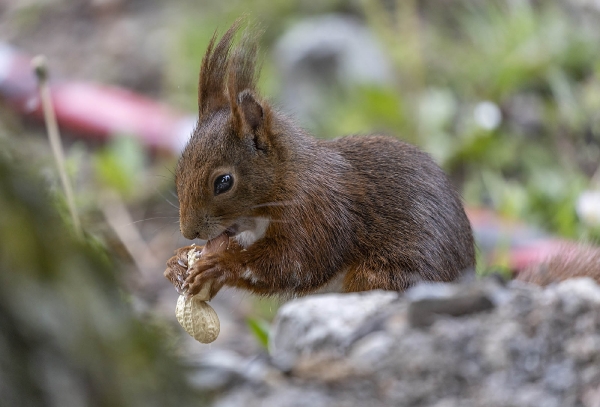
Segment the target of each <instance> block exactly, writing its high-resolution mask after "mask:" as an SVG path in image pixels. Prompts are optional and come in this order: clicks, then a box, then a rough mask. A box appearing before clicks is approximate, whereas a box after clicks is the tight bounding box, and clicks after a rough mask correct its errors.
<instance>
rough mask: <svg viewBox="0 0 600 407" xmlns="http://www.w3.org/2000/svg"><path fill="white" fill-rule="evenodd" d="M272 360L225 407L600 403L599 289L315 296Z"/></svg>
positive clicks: (285, 323) (285, 328)
mask: <svg viewBox="0 0 600 407" xmlns="http://www.w3.org/2000/svg"><path fill="white" fill-rule="evenodd" d="M270 356H271V358H270V359H271V360H270V361H269V358H262V359H261V358H256V359H254V363H253V364H250V365H252V366H253V367H252V371H253V372H254V373H250V372H249V371H248V372H246V373H241V372H239V373H238V374H237V375H236V377H238V378H240V379H239V380H235V381H232V382H229V385H228V386H227V389H228V390H227V391H225V392H224V393H222V394H221V395H220V396H219V397H218V398H217V399H216V400H215V405H217V406H221V407H225V406H278V407H282V406H283V407H285V406H365V405H369V406H390V405H394V406H417V407H418V406H436V407H452V406H456V407H458V406H461V407H463V406H486V407H494V406H532V407H534V406H535V407H537V406H550V407H552V406H556V407H564V406H583V407H593V406H600V287H599V286H598V285H596V283H595V282H593V281H592V280H589V279H573V280H568V281H565V282H563V283H560V284H558V285H555V286H551V287H548V288H546V289H542V288H539V287H536V286H531V285H526V284H524V283H519V282H511V283H509V284H508V285H507V286H503V285H502V284H499V283H498V282H494V281H491V280H486V281H477V282H471V283H463V284H455V285H450V284H430V285H421V286H417V287H415V288H414V289H412V290H410V291H408V292H407V293H405V294H400V295H399V294H397V293H389V292H370V293H362V294H327V295H322V296H312V297H306V298H302V299H299V300H296V301H292V302H290V303H288V304H286V305H285V306H284V307H282V309H281V310H280V313H279V314H278V316H277V319H276V322H275V324H274V327H273V330H272V334H271V348H270ZM245 363H247V362H245ZM217 365H218V364H217ZM250 365H249V366H250ZM212 368H214V369H216V368H217V366H215V365H213V366H212Z"/></svg>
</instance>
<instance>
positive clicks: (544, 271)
mask: <svg viewBox="0 0 600 407" xmlns="http://www.w3.org/2000/svg"><path fill="white" fill-rule="evenodd" d="M576 277H590V278H592V279H594V280H595V281H596V282H598V283H599V284H600V249H598V248H597V247H590V246H575V247H564V248H563V249H560V250H559V251H558V252H557V253H556V254H555V255H553V256H551V257H550V258H549V259H547V260H546V261H544V262H542V263H541V264H539V265H536V266H534V267H530V268H528V269H526V270H524V271H521V272H520V273H519V274H517V277H516V279H517V280H521V281H526V282H528V283H533V284H537V285H541V286H546V285H549V284H553V283H558V282H560V281H564V280H567V279H569V278H576Z"/></svg>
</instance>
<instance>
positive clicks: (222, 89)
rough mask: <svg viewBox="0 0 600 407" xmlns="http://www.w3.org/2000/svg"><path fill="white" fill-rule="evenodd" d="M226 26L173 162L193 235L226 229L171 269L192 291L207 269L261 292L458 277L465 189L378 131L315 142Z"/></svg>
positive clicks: (247, 45)
mask: <svg viewBox="0 0 600 407" xmlns="http://www.w3.org/2000/svg"><path fill="white" fill-rule="evenodd" d="M238 25H239V24H238V23H236V24H234V25H233V26H232V27H231V28H230V29H229V30H228V31H227V32H226V33H225V34H224V35H223V36H222V38H221V39H220V40H219V41H218V42H217V39H216V34H215V35H213V38H212V40H211V41H210V43H209V45H208V49H207V51H206V54H205V56H204V58H203V60H202V64H201V68H200V75H199V90H198V105H199V120H198V123H197V126H196V128H195V130H194V132H193V134H192V136H191V138H190V140H189V142H188V144H187V146H186V147H185V149H184V151H183V153H182V155H181V157H180V159H179V162H178V164H177V167H176V171H175V184H176V189H177V194H178V198H179V203H180V208H179V210H180V229H181V233H182V234H183V236H184V237H185V238H187V239H190V240H193V239H197V238H198V239H202V240H212V239H215V238H217V237H219V238H222V235H223V234H225V235H226V236H228V237H229V239H228V247H227V249H226V250H223V251H220V252H218V253H210V254H207V255H205V256H203V257H202V258H201V259H200V260H199V261H198V262H196V263H195V264H194V265H193V266H192V267H191V268H190V270H189V271H188V270H187V252H188V250H189V249H190V246H187V247H183V248H180V249H179V250H177V251H176V254H175V256H173V257H172V258H171V259H169V261H168V262H167V266H168V268H167V270H166V271H165V276H166V277H167V278H168V279H169V280H170V281H171V282H172V283H173V284H174V285H175V286H176V288H177V289H178V291H180V292H186V293H187V294H188V295H195V294H197V293H198V292H199V290H200V288H201V287H202V286H203V285H204V284H205V283H207V282H209V281H212V289H211V293H210V296H211V298H212V296H214V295H215V294H216V292H218V291H219V289H220V288H221V287H223V285H227V286H232V287H239V288H243V289H246V290H249V291H251V292H254V293H256V294H259V295H283V296H285V295H292V296H297V295H304V294H307V293H311V292H314V291H316V290H319V289H321V288H323V287H324V286H327V285H328V284H330V283H332V282H334V281H338V282H341V290H342V291H344V292H353V291H365V290H371V289H383V290H397V291H402V290H405V289H406V288H408V287H409V286H411V285H412V284H414V283H416V282H418V281H422V280H424V281H452V280H455V279H456V278H457V277H459V276H460V275H461V273H462V272H463V271H464V270H466V269H470V268H473V267H474V265H475V248H474V241H473V233H472V230H471V225H470V223H469V220H468V219H467V216H466V214H465V211H464V208H463V205H462V202H461V198H460V196H459V194H458V193H457V192H456V190H455V189H454V188H453V186H452V185H451V183H450V181H449V179H448V177H447V176H446V174H445V173H444V172H443V171H442V169H440V167H439V166H438V165H436V164H435V162H434V161H433V160H432V158H431V157H430V156H429V155H428V154H426V153H424V152H422V151H420V150H419V149H417V148H416V147H414V146H412V145H410V144H407V143H405V142H402V141H400V140H397V139H395V138H391V137H385V136H381V135H369V136H349V137H342V138H338V139H334V140H318V139H315V138H313V137H312V136H310V135H309V134H307V133H306V132H305V131H304V130H302V129H301V128H299V127H298V126H296V125H295V124H294V122H293V121H292V120H290V119H289V118H287V117H286V116H285V115H283V114H281V113H280V112H278V111H277V110H275V109H274V108H273V107H272V106H271V105H270V104H269V103H268V102H267V101H266V100H265V99H263V98H262V97H261V96H260V95H259V94H258V92H257V89H256V76H257V72H256V68H255V67H256V54H257V46H256V42H255V41H254V40H253V39H252V37H251V36H245V37H244V39H243V40H242V41H241V42H240V44H239V45H237V46H236V47H235V48H234V47H233V39H234V36H235V34H236V32H237V31H238Z"/></svg>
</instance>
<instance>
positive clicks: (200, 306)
mask: <svg viewBox="0 0 600 407" xmlns="http://www.w3.org/2000/svg"><path fill="white" fill-rule="evenodd" d="M175 315H176V316H177V321H179V324H181V326H182V327H183V329H185V331H186V332H187V333H188V334H190V335H191V336H192V337H193V338H194V339H195V340H197V341H198V342H202V343H211V342H213V341H214V340H215V339H217V337H218V336H219V332H220V330H221V324H220V322H219V317H218V316H217V313H216V312H215V310H214V309H213V308H212V307H211V306H210V305H208V304H207V303H206V302H205V301H202V300H201V299H200V298H198V295H195V296H193V297H191V298H187V299H186V296H185V295H180V296H179V299H178V300H177V307H176V308H175Z"/></svg>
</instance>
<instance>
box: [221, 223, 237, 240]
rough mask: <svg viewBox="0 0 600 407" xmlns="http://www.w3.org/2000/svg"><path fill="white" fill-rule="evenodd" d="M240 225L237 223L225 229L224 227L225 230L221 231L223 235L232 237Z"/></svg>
mask: <svg viewBox="0 0 600 407" xmlns="http://www.w3.org/2000/svg"><path fill="white" fill-rule="evenodd" d="M239 229H240V227H239V225H238V224H237V223H235V224H233V225H231V226H229V227H228V228H227V229H225V231H224V232H223V234H224V235H226V236H227V237H233V236H235V235H237V234H238V231H239Z"/></svg>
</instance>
